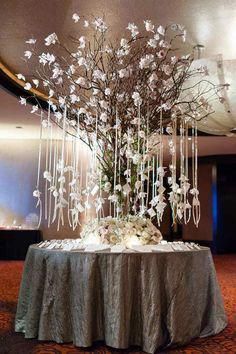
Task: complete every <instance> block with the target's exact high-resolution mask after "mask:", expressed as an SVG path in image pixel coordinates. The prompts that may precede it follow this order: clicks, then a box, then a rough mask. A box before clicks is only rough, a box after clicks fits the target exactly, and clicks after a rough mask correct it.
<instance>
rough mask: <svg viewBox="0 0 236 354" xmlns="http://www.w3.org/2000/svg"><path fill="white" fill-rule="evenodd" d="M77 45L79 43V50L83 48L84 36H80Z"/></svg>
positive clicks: (84, 43)
mask: <svg viewBox="0 0 236 354" xmlns="http://www.w3.org/2000/svg"><path fill="white" fill-rule="evenodd" d="M79 43H80V45H79V48H81V49H83V48H85V45H86V41H85V37H84V36H81V37H80V38H79Z"/></svg>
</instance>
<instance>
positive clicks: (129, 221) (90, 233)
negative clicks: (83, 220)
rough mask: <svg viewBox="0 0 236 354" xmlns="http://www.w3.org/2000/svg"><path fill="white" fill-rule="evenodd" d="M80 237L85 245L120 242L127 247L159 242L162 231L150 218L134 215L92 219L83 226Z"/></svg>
mask: <svg viewBox="0 0 236 354" xmlns="http://www.w3.org/2000/svg"><path fill="white" fill-rule="evenodd" d="M80 237H81V240H82V242H83V244H84V245H89V244H94V245H100V244H108V245H116V244H119V245H123V246H125V247H131V246H136V245H149V244H158V243H159V242H160V241H161V240H162V235H161V232H160V231H159V230H158V229H157V228H156V227H155V226H154V225H153V223H152V222H151V220H150V219H147V218H144V217H138V216H133V215H128V216H126V217H124V218H120V219H116V218H112V217H106V218H102V219H100V220H98V219H95V220H92V221H90V222H89V223H88V224H86V225H85V226H84V227H83V230H82V232H81V234H80Z"/></svg>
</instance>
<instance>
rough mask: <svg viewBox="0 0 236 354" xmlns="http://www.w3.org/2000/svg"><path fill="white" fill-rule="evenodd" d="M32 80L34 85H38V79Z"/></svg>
mask: <svg viewBox="0 0 236 354" xmlns="http://www.w3.org/2000/svg"><path fill="white" fill-rule="evenodd" d="M32 81H33V83H34V84H35V86H36V87H38V86H39V80H38V79H33V80H32Z"/></svg>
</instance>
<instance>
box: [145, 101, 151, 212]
mask: <svg viewBox="0 0 236 354" xmlns="http://www.w3.org/2000/svg"><path fill="white" fill-rule="evenodd" d="M145 154H146V155H147V158H148V161H147V177H148V179H147V196H146V210H147V209H148V205H149V189H150V160H149V106H148V111H147V134H146V151H145Z"/></svg>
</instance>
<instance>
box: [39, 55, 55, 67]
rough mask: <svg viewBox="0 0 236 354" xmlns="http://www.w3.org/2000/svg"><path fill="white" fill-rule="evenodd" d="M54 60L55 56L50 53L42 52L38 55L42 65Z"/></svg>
mask: <svg viewBox="0 0 236 354" xmlns="http://www.w3.org/2000/svg"><path fill="white" fill-rule="evenodd" d="M55 60H56V58H55V56H54V55H53V54H50V53H42V54H41V55H39V62H40V63H41V64H43V65H45V64H47V63H48V64H49V65H50V64H52V63H53V62H54V61H55Z"/></svg>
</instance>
